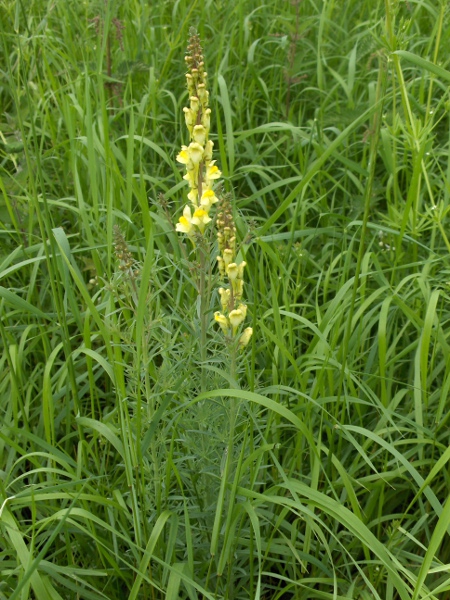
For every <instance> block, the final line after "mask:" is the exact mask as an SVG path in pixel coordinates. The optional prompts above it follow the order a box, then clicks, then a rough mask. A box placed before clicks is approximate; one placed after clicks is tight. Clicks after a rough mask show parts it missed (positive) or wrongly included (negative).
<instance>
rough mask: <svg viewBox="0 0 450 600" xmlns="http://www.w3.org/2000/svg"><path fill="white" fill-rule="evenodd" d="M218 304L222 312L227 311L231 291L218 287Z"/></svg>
mask: <svg viewBox="0 0 450 600" xmlns="http://www.w3.org/2000/svg"><path fill="white" fill-rule="evenodd" d="M219 294H220V304H221V305H222V310H223V312H228V307H229V305H230V299H231V291H230V290H228V289H225V288H222V287H221V288H219Z"/></svg>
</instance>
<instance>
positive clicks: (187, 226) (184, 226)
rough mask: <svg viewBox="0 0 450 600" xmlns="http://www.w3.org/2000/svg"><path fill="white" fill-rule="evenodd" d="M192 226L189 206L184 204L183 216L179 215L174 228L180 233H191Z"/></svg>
mask: <svg viewBox="0 0 450 600" xmlns="http://www.w3.org/2000/svg"><path fill="white" fill-rule="evenodd" d="M194 214H195V213H194ZM193 227H194V226H193V224H192V217H191V209H190V208H189V206H187V205H186V206H185V207H184V210H183V216H181V217H180V219H179V221H178V223H177V224H176V226H175V229H176V230H177V231H179V232H181V233H187V234H188V235H192V233H193Z"/></svg>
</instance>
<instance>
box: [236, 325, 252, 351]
mask: <svg viewBox="0 0 450 600" xmlns="http://www.w3.org/2000/svg"><path fill="white" fill-rule="evenodd" d="M252 334H253V329H252V328H251V327H247V328H246V329H244V331H243V333H242V335H241V337H240V338H239V347H240V348H241V349H244V348H245V346H246V345H247V344H248V343H249V341H250V338H251V337H252Z"/></svg>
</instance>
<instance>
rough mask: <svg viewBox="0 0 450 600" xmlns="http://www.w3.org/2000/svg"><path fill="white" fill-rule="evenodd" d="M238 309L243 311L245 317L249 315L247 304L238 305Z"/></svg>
mask: <svg viewBox="0 0 450 600" xmlns="http://www.w3.org/2000/svg"><path fill="white" fill-rule="evenodd" d="M237 309H238V310H240V311H241V313H242V314H243V315H244V319H245V317H246V316H247V305H246V304H239V306H238V307H237Z"/></svg>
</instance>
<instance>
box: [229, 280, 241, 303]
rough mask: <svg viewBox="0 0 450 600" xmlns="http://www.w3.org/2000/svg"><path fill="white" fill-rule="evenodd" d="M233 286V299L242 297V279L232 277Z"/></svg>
mask: <svg viewBox="0 0 450 600" xmlns="http://www.w3.org/2000/svg"><path fill="white" fill-rule="evenodd" d="M231 285H232V287H233V293H234V299H235V300H240V299H241V298H242V294H243V293H244V280H243V279H234V280H233V281H232V282H231Z"/></svg>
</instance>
